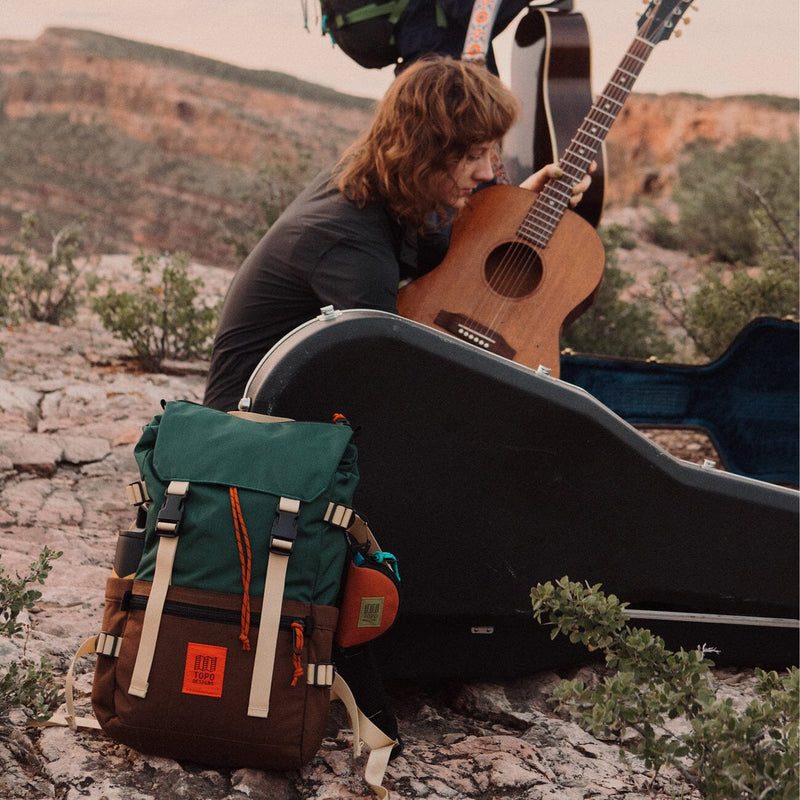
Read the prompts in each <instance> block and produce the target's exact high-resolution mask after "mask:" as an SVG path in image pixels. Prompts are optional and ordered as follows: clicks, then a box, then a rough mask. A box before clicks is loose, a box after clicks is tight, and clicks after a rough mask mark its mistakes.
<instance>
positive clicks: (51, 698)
mask: <svg viewBox="0 0 800 800" xmlns="http://www.w3.org/2000/svg"><path fill="white" fill-rule="evenodd" d="M60 556H61V553H60V552H57V551H54V550H51V549H50V548H49V547H45V548H43V549H42V551H41V553H40V554H39V558H38V559H37V560H36V561H34V562H33V563H32V564H31V565H30V567H29V570H28V574H27V575H25V576H23V577H19V576H17V577H16V578H11V577H8V576H6V575H5V570H3V569H2V567H0V636H4V637H7V638H9V639H10V638H13V637H26V638H27V636H28V635H29V634H30V631H31V627H32V626H31V625H30V624H28V623H23V622H20V621H19V615H20V614H21V613H22V612H23V611H30V610H31V609H32V608H33V607H34V605H35V604H36V602H37V601H38V600H39V598H40V597H41V596H42V593H41V592H40V591H38V590H37V589H31V588H29V586H30V584H33V583H40V584H41V583H44V581H45V579H46V578H47V576H48V575H49V574H50V570H51V569H52V564H51V562H52V561H53V560H54V559H56V558H59V557H60ZM61 699H62V698H61V694H60V692H59V690H58V687H57V686H56V684H55V682H54V680H53V672H52V667H51V665H50V662H49V661H48V660H47V659H46V658H44V657H42V658H41V659H40V660H39V662H38V663H36V662H34V661H33V660H31V659H29V658H27V657H26V656H25V655H24V651H23V657H22V659H21V660H20V661H16V660H13V661H11V662H10V663H9V664H8V665H7V666H5V667H3V668H0V736H3V735H4V733H5V732H6V731H7V730H8V729H9V727H10V725H11V719H10V714H11V711H12V710H13V709H15V708H18V709H21V710H22V711H23V713H24V714H25V715H26V716H27V717H29V718H31V719H34V720H37V721H44V720H46V719H49V718H50V715H51V714H52V712H53V710H54V709H56V708H57V707H58V705H59V703H60V702H61Z"/></svg>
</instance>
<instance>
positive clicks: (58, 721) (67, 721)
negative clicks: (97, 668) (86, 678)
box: [42, 636, 100, 731]
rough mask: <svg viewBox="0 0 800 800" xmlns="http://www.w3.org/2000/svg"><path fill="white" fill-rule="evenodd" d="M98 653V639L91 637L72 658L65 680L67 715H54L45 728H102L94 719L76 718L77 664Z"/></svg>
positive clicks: (44, 725) (45, 723) (44, 724)
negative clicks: (57, 726) (79, 660)
mask: <svg viewBox="0 0 800 800" xmlns="http://www.w3.org/2000/svg"><path fill="white" fill-rule="evenodd" d="M95 652H97V637H96V636H90V637H89V638H88V639H87V640H86V641H85V642H83V644H81V646H80V647H79V648H78V651H77V652H76V653H75V655H74V656H73V657H72V663H71V664H70V665H69V670H67V677H66V679H65V680H64V703H65V705H66V707H67V713H66V714H53V716H52V717H50V719H49V720H47V722H44V723H42V725H43V727H46V726H49V725H61V726H67V727H69V729H70V730H73V731H74V730H75V729H76V728H96V729H99V728H100V723H99V722H98V721H97V720H96V719H95V718H94V717H76V716H75V664H76V663H77V661H78V659H79V658H83V656H88V655H90V654H91V653H95Z"/></svg>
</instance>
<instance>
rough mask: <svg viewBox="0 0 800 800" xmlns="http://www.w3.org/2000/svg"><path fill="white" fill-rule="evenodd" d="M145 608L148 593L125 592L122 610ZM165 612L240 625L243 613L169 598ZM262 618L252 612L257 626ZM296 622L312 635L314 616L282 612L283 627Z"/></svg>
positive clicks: (206, 620) (281, 625)
mask: <svg viewBox="0 0 800 800" xmlns="http://www.w3.org/2000/svg"><path fill="white" fill-rule="evenodd" d="M145 608H147V595H143V594H133V593H132V592H125V595H124V596H123V598H122V603H121V604H120V609H121V610H122V611H127V610H129V609H132V610H138V611H143V610H144V609H145ZM163 613H164V614H169V615H170V616H172V617H181V618H183V619H195V620H198V621H200V622H219V623H222V624H225V625H238V624H239V622H240V621H241V613H240V612H239V611H228V610H226V609H224V608H213V607H211V606H198V605H194V604H193V603H181V602H179V601H177V600H167V601H166V602H165V603H164V611H163ZM260 620H261V614H260V613H259V612H257V611H253V612H251V613H250V623H251V624H252V625H255V626H256V627H257V626H258V624H259V622H260ZM294 623H297V624H299V625H301V626H302V628H303V632H304V636H306V637H308V636H311V634H312V632H313V630H314V620H313V617H311V616H308V617H292V616H288V615H285V614H281V621H280V627H281V628H286V629H290V628H291V627H292V624H294Z"/></svg>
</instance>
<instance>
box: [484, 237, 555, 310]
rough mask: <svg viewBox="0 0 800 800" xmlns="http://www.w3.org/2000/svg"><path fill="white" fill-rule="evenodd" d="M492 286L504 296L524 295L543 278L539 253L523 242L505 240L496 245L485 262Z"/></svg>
mask: <svg viewBox="0 0 800 800" xmlns="http://www.w3.org/2000/svg"><path fill="white" fill-rule="evenodd" d="M484 272H485V274H486V280H487V282H488V283H489V286H491V287H492V289H493V290H494V291H495V292H497V293H498V294H500V295H502V296H503V297H524V296H525V295H528V294H530V293H531V292H532V291H534V289H536V287H537V286H538V285H539V283H540V282H541V280H542V261H541V259H540V258H539V254H538V253H537V252H536V251H535V250H534V249H533V248H532V247H528V245H525V244H522V243H520V242H506V243H505V244H501V245H500V246H499V247H495V249H494V250H492V252H491V253H489V257H488V258H487V259H486V264H485V266H484Z"/></svg>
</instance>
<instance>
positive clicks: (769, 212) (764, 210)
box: [673, 137, 798, 264]
mask: <svg viewBox="0 0 800 800" xmlns="http://www.w3.org/2000/svg"><path fill="white" fill-rule="evenodd" d="M797 185H798V140H797V138H796V137H795V138H794V139H792V140H791V141H788V142H780V141H766V140H761V139H752V138H751V139H740V140H739V141H737V142H736V143H735V144H733V145H731V146H730V147H728V148H726V149H725V150H723V151H721V152H718V151H716V150H713V149H712V148H711V147H709V146H708V145H703V144H701V145H699V146H698V147H697V148H696V150H695V152H694V154H693V155H692V158H691V159H690V160H689V161H688V162H687V163H686V164H684V165H683V166H681V168H680V173H679V180H678V186H677V188H676V190H675V192H674V195H673V197H674V199H675V201H676V202H677V204H678V207H679V209H680V222H679V225H678V227H679V237H680V240H681V243H682V246H683V248H684V249H686V250H688V251H689V252H690V253H695V254H703V255H706V254H707V255H710V256H711V257H712V258H713V259H714V260H715V261H722V262H724V263H728V264H737V263H743V264H758V263H759V262H760V258H761V254H762V253H763V252H764V250H765V246H766V243H765V240H764V237H765V236H766V237H767V238H768V239H772V238H773V233H772V232H773V231H774V229H775V228H778V229H780V230H781V231H782V238H783V240H784V242H785V243H788V247H789V252H790V253H793V254H794V255H795V260H796V253H797V234H798V193H797Z"/></svg>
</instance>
